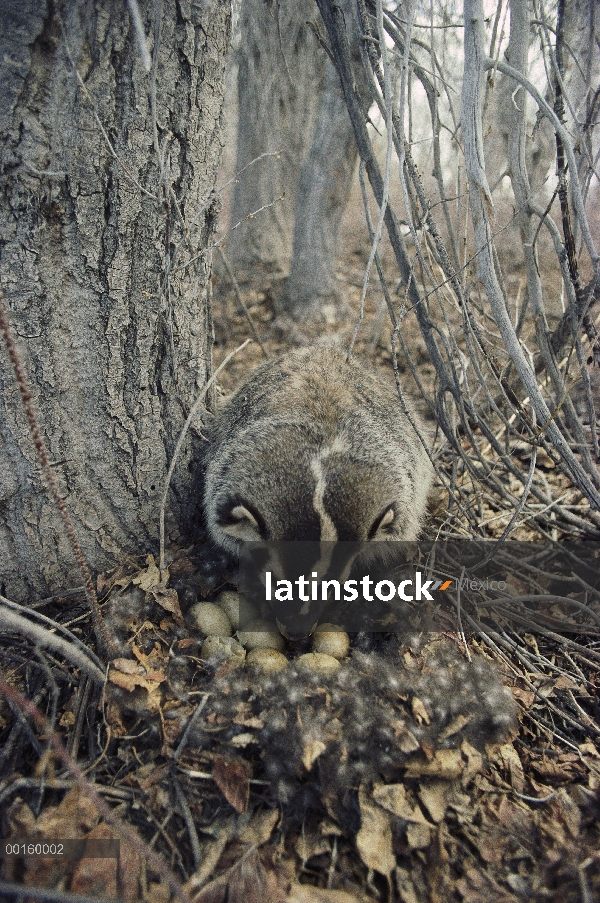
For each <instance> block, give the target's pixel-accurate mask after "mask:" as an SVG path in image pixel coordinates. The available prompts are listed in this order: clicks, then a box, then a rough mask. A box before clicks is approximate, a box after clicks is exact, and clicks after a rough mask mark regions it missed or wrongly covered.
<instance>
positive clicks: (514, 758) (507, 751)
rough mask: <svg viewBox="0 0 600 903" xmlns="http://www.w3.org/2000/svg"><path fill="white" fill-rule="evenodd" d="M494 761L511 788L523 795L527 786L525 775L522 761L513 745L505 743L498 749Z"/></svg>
mask: <svg viewBox="0 0 600 903" xmlns="http://www.w3.org/2000/svg"><path fill="white" fill-rule="evenodd" d="M494 760H495V761H496V763H497V764H498V766H499V767H500V769H501V770H502V772H503V773H504V775H505V777H506V778H507V780H508V782H509V784H510V786H511V787H512V788H513V789H514V790H516V791H517V793H522V792H523V788H524V786H525V775H524V774H523V765H522V764H521V760H520V758H519V756H518V754H517V751H516V749H515V748H514V746H513V745H512V743H504V744H503V745H502V746H500V747H498V749H497V750H496V753H495V755H494Z"/></svg>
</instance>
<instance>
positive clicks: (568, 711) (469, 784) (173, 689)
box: [0, 239, 600, 903]
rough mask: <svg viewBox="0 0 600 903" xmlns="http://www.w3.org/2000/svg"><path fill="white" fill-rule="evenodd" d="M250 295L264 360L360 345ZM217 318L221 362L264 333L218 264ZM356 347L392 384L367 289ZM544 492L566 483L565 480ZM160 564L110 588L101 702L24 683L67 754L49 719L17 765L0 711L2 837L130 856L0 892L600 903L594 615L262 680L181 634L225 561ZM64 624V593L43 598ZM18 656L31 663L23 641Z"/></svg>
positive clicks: (391, 650) (383, 641) (225, 584)
mask: <svg viewBox="0 0 600 903" xmlns="http://www.w3.org/2000/svg"><path fill="white" fill-rule="evenodd" d="M361 242H362V239H361V240H360V241H359V240H358V239H357V241H356V243H355V244H356V248H353V247H352V242H349V251H348V254H347V256H346V260H345V262H344V268H343V272H340V284H341V286H342V288H343V291H344V294H345V296H346V298H347V299H348V301H349V303H350V305H351V307H352V308H353V310H354V311H357V309H358V304H359V300H360V293H361V287H362V281H363V275H364V263H365V255H364V250H363V251H361V250H360V247H359V245H360V243H361ZM363 248H364V245H363ZM239 289H240V292H241V296H242V298H243V301H244V303H245V306H246V308H247V310H248V312H249V314H250V316H251V318H252V320H253V323H254V327H255V329H256V331H257V332H258V334H259V337H260V339H261V342H262V345H263V347H264V349H265V351H266V352H267V354H268V355H269V356H271V357H272V356H274V355H276V354H278V353H282V352H284V351H286V350H287V349H288V348H290V347H292V346H293V345H294V344H295V343H297V342H303V341H316V340H320V339H322V338H324V337H328V338H336V339H338V340H340V341H342V342H345V343H347V342H348V341H349V338H350V336H351V334H352V330H353V325H354V324H353V323H346V324H343V325H340V323H338V322H335V321H334V320H333V318H331V320H330V322H327V321H326V319H325V321H322V322H320V323H318V324H313V325H311V324H309V323H302V324H300V325H299V326H294V325H293V324H290V323H289V322H286V321H285V320H282V319H281V318H280V317H277V316H276V315H275V312H274V300H275V299H276V297H277V295H278V293H279V292H280V291H281V289H282V282H281V280H279V279H262V280H260V282H257V280H256V278H255V279H254V280H248V281H246V282H244V281H240V285H239ZM213 307H214V323H215V335H216V347H215V366H216V365H218V364H219V362H220V361H221V360H222V359H223V358H224V356H225V354H226V353H228V352H229V351H231V350H232V349H233V348H235V347H237V346H238V345H239V344H241V343H242V342H243V341H244V340H245V339H246V338H248V337H251V336H252V335H253V332H252V330H251V328H250V325H249V323H248V319H247V317H246V315H245V314H244V312H243V311H242V310H241V308H240V306H239V303H238V302H237V300H236V296H235V293H234V292H233V291H232V289H231V286H230V285H228V282H227V276H226V275H225V274H223V273H221V274H220V275H218V276H217V277H216V278H215V284H214V299H213ZM406 328H407V330H409V331H410V330H412V332H411V333H410V332H409V333H407V335H409V338H410V342H411V347H412V348H413V351H414V354H415V357H416V359H417V361H418V365H419V375H420V378H421V380H422V382H423V385H424V386H425V387H426V388H427V387H432V386H433V383H434V377H435V374H434V371H433V367H432V366H431V364H430V362H429V360H428V357H427V354H426V350H425V344H424V342H423V340H422V338H421V337H420V334H419V333H418V331H417V329H416V325H415V324H414V323H413V324H411V322H410V319H407V324H406ZM356 353H357V355H358V356H359V357H362V358H363V359H366V360H368V361H370V362H371V363H372V365H373V366H375V367H378V368H381V369H382V370H385V371H386V372H388V373H391V366H390V365H391V346H390V341H389V329H388V328H387V326H386V325H385V311H383V310H382V308H381V304H380V298H379V293H378V292H377V290H374V291H373V292H370V293H369V296H368V301H367V305H366V309H365V319H364V322H363V325H362V328H361V330H360V332H359V335H358V338H357V342H356ZM263 359H264V353H263V351H262V350H261V347H260V346H259V344H257V343H256V342H253V343H252V344H251V345H249V346H248V347H246V348H245V349H244V351H243V352H242V353H241V354H239V355H238V356H236V357H235V358H234V359H233V360H232V362H231V364H230V366H229V367H228V368H227V369H226V370H225V371H224V372H223V374H222V377H221V378H220V386H221V389H222V392H223V393H224V394H228V393H229V392H231V391H233V389H234V388H235V387H236V386H237V385H238V384H239V383H240V382H241V381H242V380H243V379H244V378H245V377H246V376H247V375H248V374H249V372H250V371H251V370H252V369H254V367H255V366H257V365H259V364H260V363H261V361H262V360H263ZM406 376H407V374H406V373H405V374H404V377H405V378H406ZM548 479H549V480H556V481H557V486H559V483H560V481H561V480H562V479H563V477H562V475H561V474H560V473H559V472H558V471H557V470H556V469H555V468H554V467H551V468H549V470H548ZM559 488H560V486H559ZM447 504H448V500H447V496H446V495H445V494H444V490H443V489H442V488H441V487H438V488H437V489H436V490H435V491H434V494H433V501H432V505H431V513H430V517H431V521H430V522H431V524H435V525H437V526H440V525H442V524H443V523H444V510H445V507H446V506H447ZM494 530H495V534H494ZM500 532H501V530H500V527H498V528H493V529H490V532H489V538H494V535H498V534H499V533H500ZM520 538H521V539H527V538H528V537H527V535H526V534H523V535H521V536H520ZM169 575H170V579H169V582H168V585H165V584H164V583H161V580H160V575H159V572H158V569H157V567H156V564H155V562H154V559H153V558H152V556H148V558H147V559H146V560H145V561H143V562H141V561H128V562H126V563H125V564H123V565H122V566H121V567H120V568H119V569H118V570H115V571H114V572H111V573H109V574H104V575H101V576H100V577H99V578H98V587H97V588H98V594H99V596H100V598H101V601H102V602H103V606H104V614H105V617H106V618H107V622H108V624H109V626H110V629H111V632H112V633H113V634H114V636H115V637H116V638H117V640H118V642H119V643H120V645H121V648H122V649H123V654H122V656H121V657H120V658H117V659H116V661H115V662H114V663H113V664H112V666H111V669H110V671H109V674H108V681H107V684H106V686H105V687H104V688H103V690H102V693H100V692H99V690H98V689H97V688H95V687H93V686H92V685H91V683H88V682H86V681H85V680H84V679H80V680H79V682H77V681H76V680H75V679H74V678H73V674H72V673H71V672H68V671H67V669H65V668H64V667H63V666H60V665H57V664H56V663H53V662H52V661H48V660H46V661H45V663H43V665H41V666H40V668H39V669H38V672H37V673H38V684H37V685H36V686H35V687H32V686H25V685H24V683H23V681H19V680H16V681H15V686H17V687H20V689H21V690H22V691H23V692H24V693H27V695H28V696H29V698H36V699H37V704H38V705H45V706H46V710H47V711H50V713H51V714H50V716H49V718H50V721H51V724H52V725H53V726H54V728H55V729H56V731H57V734H58V736H59V737H60V738H61V742H62V744H64V747H66V749H67V750H68V752H69V758H67V756H66V754H63V751H62V749H59V748H58V746H57V745H56V744H55V745H54V746H53V745H52V741H51V739H50V737H51V734H50V725H49V724H48V723H46V726H45V728H44V730H43V731H42V733H41V735H39V736H38V737H37V739H36V741H35V746H36V748H37V750H38V753H37V755H36V754H34V753H33V752H31V751H30V752H28V753H27V755H26V756H25V757H21V756H20V755H19V750H20V749H29V750H31V746H30V745H29V744H28V739H27V738H28V736H29V735H30V733H31V729H30V728H29V727H28V726H27V725H25V726H24V725H23V723H21V725H20V727H19V724H20V723H19V722H18V721H14V720H13V718H12V716H11V713H10V711H9V710H8V709H7V708H5V709H0V730H2V733H3V736H4V737H5V741H4V748H3V749H2V750H1V751H0V766H1V772H0V778H1V780H2V783H1V784H0V807H1V808H2V809H3V810H4V815H3V829H4V836H5V838H7V839H8V840H14V839H16V838H21V837H25V836H26V837H28V838H32V839H37V840H39V842H42V841H53V840H56V839H57V838H67V837H69V838H72V837H77V838H86V839H89V840H102V839H118V840H119V841H120V844H121V847H120V850H121V853H120V859H119V860H116V859H109V858H86V859H80V860H79V861H77V860H71V861H69V862H65V861H59V860H58V859H57V858H56V857H55V858H42V857H35V856H32V857H29V858H21V857H17V858H14V857H13V858H8V859H5V860H4V862H3V864H2V873H1V874H2V879H1V880H3V881H5V882H17V883H20V884H23V885H26V886H27V887H29V888H33V887H46V888H54V889H55V891H56V894H57V896H55V897H53V898H52V899H54V900H59V901H60V900H63V899H64V900H67V896H66V895H65V894H66V892H67V891H69V892H70V893H74V894H79V895H81V896H82V898H85V899H91V898H93V899H96V900H98V899H104V898H107V899H123V900H127V901H129V900H131V901H136V900H142V899H143V900H148V901H156V903H158V901H166V900H168V899H175V898H177V896H178V897H179V899H185V900H193V901H195V903H201V901H202V903H209V901H210V903H221V901H222V903H242V901H244V903H259V901H260V903H284V901H287V903H360V901H366V900H379V901H396V900H397V901H402V903H426V901H427V903H438V901H439V903H449V901H456V903H484V901H485V903H524V901H539V903H542V901H557V903H558V901H559V900H560V901H561V903H563V901H573V903H576V901H577V903H592V901H593V900H597V899H600V727H599V725H600V710H599V705H598V681H599V678H600V646H599V643H598V639H597V635H596V633H594V631H593V630H591V629H590V630H588V626H587V622H585V623H584V622H583V621H582V620H578V618H577V617H573V618H571V616H570V615H569V616H568V617H567V614H566V610H565V609H564V607H563V608H561V607H560V606H559V605H555V607H554V608H551V607H550V608H548V609H547V610H546V611H545V615H546V616H547V620H546V621H545V622H544V621H542V626H541V627H540V626H539V625H538V624H536V623H535V622H531V623H530V624H529V626H528V627H527V629H522V630H521V631H520V634H519V636H518V638H517V634H516V633H515V631H513V630H512V629H511V628H510V627H506V629H505V631H504V633H502V630H500V629H499V630H500V632H498V631H496V632H495V633H494V631H492V630H491V629H490V630H488V629H487V628H486V627H485V619H484V620H482V621H481V622H479V621H475V622H474V623H475V627H474V629H469V630H467V631H466V633H463V632H462V630H461V629H459V624H458V623H457V622H456V619H455V618H454V616H450V615H445V616H444V620H443V623H442V627H441V628H440V629H439V631H438V632H436V633H425V634H423V633H421V634H420V635H419V632H418V630H416V629H415V630H412V629H411V633H410V635H407V636H404V637H396V636H390V635H382V636H380V637H376V638H370V639H369V638H365V637H364V636H362V637H361V636H356V637H352V644H351V651H350V654H349V656H348V658H347V659H346V661H345V662H343V663H342V665H341V667H340V669H339V670H338V671H336V672H335V673H334V674H333V675H325V674H319V673H316V672H315V673H311V672H303V671H302V670H301V669H300V668H299V667H297V666H296V665H295V664H294V657H295V656H296V655H297V653H298V651H299V650H297V649H289V648H288V649H286V654H287V655H288V657H290V658H291V659H292V661H291V662H290V666H289V668H288V669H287V670H286V671H284V672H282V674H281V675H263V676H257V675H251V674H249V672H248V671H246V670H244V669H240V668H238V667H236V666H235V665H234V664H232V663H229V664H227V663H225V664H223V663H222V664H221V665H219V666H218V667H217V666H214V665H211V664H210V663H209V662H207V660H206V658H205V657H204V656H203V653H202V641H203V637H202V636H199V635H198V630H197V629H196V628H194V627H193V625H191V624H190V621H189V617H188V609H189V608H190V606H191V605H192V604H193V603H195V602H196V601H198V600H208V601H215V600H216V599H217V598H218V597H219V596H220V594H221V593H223V592H228V591H234V590H235V586H234V584H233V582H232V581H233V579H234V578H233V575H232V574H231V573H230V572H228V571H227V569H226V563H225V562H224V561H215V560H214V558H211V557H210V555H208V553H207V550H206V546H205V545H204V544H203V543H202V542H199V543H197V544H195V545H194V546H193V547H187V548H181V549H178V550H171V560H170V563H169ZM513 589H515V591H517V592H519V591H520V592H521V593H522V592H523V590H522V587H520V586H519V585H518V584H516V585H515V587H513ZM573 598H574V599H576V600H578V599H580V596H578V595H577V594H573ZM62 610H63V611H64V609H62ZM85 610H86V609H85V606H84V604H83V602H82V601H81V600H77V599H73V600H71V606H70V612H71V615H70V625H71V630H72V631H73V632H74V633H75V634H77V635H78V636H80V637H81V638H82V639H83V640H84V641H86V640H87V639H88V637H89V634H90V628H89V624H87V620H86V615H85ZM60 611H61V606H60V600H58V599H57V600H54V601H51V602H50V603H49V604H48V605H46V606H45V607H44V613H45V614H47V615H48V616H51V617H55V618H57V619H58V618H59V617H60ZM558 617H561V618H563V620H564V621H565V622H566V621H568V622H569V630H568V632H567V633H565V634H564V635H563V634H558V633H556V631H555V630H554V629H551V628H552V625H554V624H556V621H557V618H558ZM553 619H554V620H553ZM549 625H550V626H549ZM476 628H480V629H476ZM484 628H485V629H484ZM538 628H539V629H538ZM490 637H496V642H493V641H491V640H490ZM517 639H518V641H517ZM307 648H308V647H307ZM300 651H305V650H300ZM12 654H13V656H14V660H15V662H17V661H18V660H20V661H22V662H25V661H26V660H27V656H28V654H29V653H28V652H27V649H26V647H25V646H23V648H22V649H21V648H20V647H19V646H18V645H13V650H12ZM18 670H19V669H18V668H17V669H16V671H17V672H18ZM49 674H52V676H51V679H50V680H48V679H47V678H48V675H49ZM40 675H41V679H40ZM44 675H46V676H44ZM282 675H283V676H282ZM44 684H45V685H46V686H45V688H44V686H43V685H44ZM48 687H50V691H49V697H48ZM36 694H37V696H36ZM47 698H50V700H51V705H50V706H48V705H47V703H46V702H45V700H46V699H47ZM11 707H12V708H13V710H16V709H17V703H16V702H14V701H13V703H12V704H11ZM74 762H77V763H78V764H77V765H75V764H74ZM65 791H67V792H66V794H65ZM1 887H2V885H1V881H0V897H1V895H2V889H1ZM169 888H170V889H169ZM174 888H176V889H175V890H174ZM170 894H174V895H173V896H171V897H170ZM24 899H33V891H32V892H31V895H30V896H28V895H25V896H24ZM36 899H43V897H39V898H36Z"/></svg>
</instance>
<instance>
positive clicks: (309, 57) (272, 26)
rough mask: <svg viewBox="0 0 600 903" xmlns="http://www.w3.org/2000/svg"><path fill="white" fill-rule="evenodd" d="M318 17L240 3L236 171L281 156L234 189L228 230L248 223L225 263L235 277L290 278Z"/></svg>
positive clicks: (316, 88) (308, 8)
mask: <svg viewBox="0 0 600 903" xmlns="http://www.w3.org/2000/svg"><path fill="white" fill-rule="evenodd" d="M315 17H316V8H315V4H314V0H300V2H293V0H287V2H284V3H277V4H267V3H265V2H264V0H243V2H242V7H241V11H240V39H239V46H238V49H237V51H236V61H237V65H238V103H239V114H238V139H237V162H236V169H237V170H238V171H240V170H241V169H242V168H243V167H244V166H246V165H247V164H248V163H250V161H251V160H254V159H255V158H256V157H258V156H259V155H260V154H263V153H268V152H275V151H281V153H280V155H279V156H278V157H268V158H265V159H264V160H261V161H260V162H259V163H257V164H256V165H255V166H253V167H251V168H250V169H249V170H246V172H244V173H243V174H242V175H241V176H240V179H239V181H238V183H237V184H236V186H235V191H234V196H233V203H232V212H231V224H232V225H233V226H234V225H235V224H236V223H238V222H240V221H243V223H242V225H241V226H240V227H239V228H238V229H236V230H235V231H234V232H233V233H232V235H231V237H230V238H229V242H228V256H229V259H230V261H231V264H232V266H233V267H234V268H235V269H236V270H238V271H242V270H252V269H259V270H260V269H261V268H264V269H265V270H267V271H270V272H279V273H287V272H288V271H289V266H290V257H291V253H292V234H293V223H294V204H295V198H296V191H297V188H298V180H299V177H300V171H301V167H302V163H303V161H304V159H305V157H306V154H307V152H308V149H309V147H310V143H311V139H312V135H313V125H314V121H315V115H316V110H317V104H318V101H319V93H320V90H321V86H322V82H323V74H324V60H325V54H324V52H323V50H322V49H321V48H320V47H319V46H318V44H317V41H316V40H315V38H314V36H313V34H312V32H311V31H310V29H309V28H308V26H307V25H306V21H307V20H308V19H314V18H315ZM282 195H285V196H284V197H283V199H282V200H278V199H279V198H281V196H282ZM267 205H272V206H269V207H268V209H263V210H261V212H260V213H259V214H258V215H257V216H256V217H253V218H251V219H246V217H247V216H248V215H249V214H251V213H253V212H254V211H256V210H260V208H264V207H266V206H267Z"/></svg>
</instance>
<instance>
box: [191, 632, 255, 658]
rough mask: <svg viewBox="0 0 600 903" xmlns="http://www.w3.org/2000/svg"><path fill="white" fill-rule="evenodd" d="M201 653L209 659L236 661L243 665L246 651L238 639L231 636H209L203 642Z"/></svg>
mask: <svg viewBox="0 0 600 903" xmlns="http://www.w3.org/2000/svg"><path fill="white" fill-rule="evenodd" d="M201 655H202V658H203V659H206V660H207V661H217V662H234V663H235V664H236V665H243V664H244V659H245V658H246V652H245V650H244V648H243V646H240V644H239V643H238V641H237V640H234V638H233V637H230V636H207V637H206V639H205V640H204V642H203V643H202V650H201Z"/></svg>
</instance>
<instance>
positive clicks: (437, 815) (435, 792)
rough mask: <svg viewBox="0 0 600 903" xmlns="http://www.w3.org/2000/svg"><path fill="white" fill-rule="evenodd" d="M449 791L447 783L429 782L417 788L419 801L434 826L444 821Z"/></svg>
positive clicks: (450, 788)
mask: <svg viewBox="0 0 600 903" xmlns="http://www.w3.org/2000/svg"><path fill="white" fill-rule="evenodd" d="M451 790H452V784H450V783H449V782H448V781H430V782H429V783H427V784H422V785H421V786H420V787H419V790H418V793H419V799H420V800H421V803H422V804H423V805H424V806H425V809H426V810H427V814H428V815H429V817H430V818H431V820H432V821H434V822H435V823H436V825H437V824H439V823H440V822H441V821H443V819H444V815H445V814H446V809H447V808H448V796H449V795H450V791H451Z"/></svg>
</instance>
